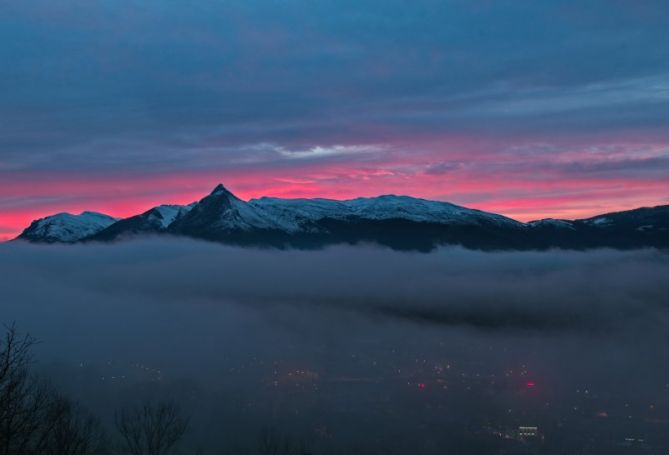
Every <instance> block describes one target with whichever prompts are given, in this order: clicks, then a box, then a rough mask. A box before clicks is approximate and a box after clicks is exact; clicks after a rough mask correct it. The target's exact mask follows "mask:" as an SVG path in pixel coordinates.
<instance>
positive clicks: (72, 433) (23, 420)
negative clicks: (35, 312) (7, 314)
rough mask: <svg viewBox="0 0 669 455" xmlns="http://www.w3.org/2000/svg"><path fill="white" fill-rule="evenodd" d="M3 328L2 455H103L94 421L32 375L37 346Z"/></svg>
mask: <svg viewBox="0 0 669 455" xmlns="http://www.w3.org/2000/svg"><path fill="white" fill-rule="evenodd" d="M5 328H6V330H5V334H4V337H3V338H1V339H0V455H97V454H100V453H102V452H101V450H102V444H101V442H100V441H98V440H97V435H98V434H99V433H98V429H99V428H98V427H97V424H96V423H94V419H93V418H92V417H88V416H84V415H83V414H82V413H81V412H80V411H78V410H77V409H75V407H74V405H72V403H71V402H70V401H69V400H67V399H65V398H63V397H60V396H59V395H58V394H57V393H56V392H55V391H54V390H53V388H51V387H50V386H49V385H48V384H47V383H45V382H44V381H42V380H40V379H39V378H37V377H36V376H35V375H34V374H32V373H31V371H30V367H31V364H32V357H31V352H30V351H31V349H32V347H33V346H34V345H35V340H34V339H33V338H32V337H31V336H30V335H27V334H26V335H19V333H18V332H17V330H16V327H15V326H14V325H11V326H6V327H5ZM98 442H100V443H99V444H98Z"/></svg>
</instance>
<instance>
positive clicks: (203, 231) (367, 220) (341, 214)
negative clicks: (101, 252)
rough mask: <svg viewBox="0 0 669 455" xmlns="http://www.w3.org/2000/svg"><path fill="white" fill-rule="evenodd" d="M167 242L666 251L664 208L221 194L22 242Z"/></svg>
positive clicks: (81, 220)
mask: <svg viewBox="0 0 669 455" xmlns="http://www.w3.org/2000/svg"><path fill="white" fill-rule="evenodd" d="M165 234H167V235H174V236H186V237H192V238H199V239H205V240H213V241H218V242H222V243H230V244H239V245H264V246H272V247H280V248H283V247H300V248H313V247H322V246H324V245H328V244H336V243H349V244H356V243H361V242H362V243H378V244H383V245H387V246H390V247H392V248H398V249H420V250H429V249H431V248H434V247H435V246H438V245H446V244H449V245H450V244H457V245H463V246H466V247H471V248H485V249H530V248H553V247H557V248H591V247H619V246H620V247H638V246H663V245H665V244H667V245H669V206H659V207H654V208H642V209H635V210H630V211H627V212H617V213H609V214H604V215H599V216H595V217H592V218H589V219H584V220H561V219H552V218H547V219H543V220H537V221H531V222H528V223H522V222H519V221H516V220H513V219H511V218H507V217H505V216H502V215H498V214H495V213H489V212H484V211H480V210H475V209H470V208H466V207H461V206H458V205H455V204H451V203H448V202H439V201H431V200H426V199H420V198H414V197H409V196H396V195H383V196H378V197H370V198H356V199H349V200H334V199H323V198H314V199H304V198H303V199H280V198H273V197H261V198H257V199H251V200H249V201H244V200H242V199H239V198H238V197H237V196H235V195H234V194H233V193H231V192H230V191H229V190H227V189H226V188H225V187H224V186H223V185H218V186H217V187H216V188H215V189H214V190H213V191H212V192H211V193H210V194H209V195H207V196H205V197H204V198H202V199H201V200H199V201H197V202H194V203H192V204H189V205H159V206H157V207H153V208H151V209H149V210H147V211H146V212H143V213H141V214H139V215H135V216H131V217H128V218H124V219H116V218H113V217H110V216H107V215H104V214H100V213H95V212H84V213H82V214H81V215H71V214H67V213H60V214H56V215H53V216H51V217H46V218H42V219H39V220H36V221H34V222H33V223H32V224H31V225H30V226H29V227H28V228H27V229H26V230H24V232H23V233H22V234H21V235H20V236H19V239H23V240H28V241H31V242H45V243H53V242H64V243H73V242H78V241H112V240H120V239H124V238H130V237H134V236H138V235H165Z"/></svg>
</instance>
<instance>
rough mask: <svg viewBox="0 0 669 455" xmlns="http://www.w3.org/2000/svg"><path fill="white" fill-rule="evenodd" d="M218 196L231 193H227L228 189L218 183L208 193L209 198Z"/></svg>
mask: <svg viewBox="0 0 669 455" xmlns="http://www.w3.org/2000/svg"><path fill="white" fill-rule="evenodd" d="M219 194H232V193H231V192H230V191H228V189H227V188H226V187H225V186H223V184H222V183H219V184H218V185H216V188H214V191H212V192H211V193H210V196H216V195H219Z"/></svg>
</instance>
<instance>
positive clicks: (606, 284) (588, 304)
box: [0, 240, 669, 445]
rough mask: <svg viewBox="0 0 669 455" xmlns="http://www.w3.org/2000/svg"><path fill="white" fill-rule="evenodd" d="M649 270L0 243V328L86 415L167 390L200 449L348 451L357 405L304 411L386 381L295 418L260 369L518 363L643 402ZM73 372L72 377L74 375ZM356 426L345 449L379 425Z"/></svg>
mask: <svg viewBox="0 0 669 455" xmlns="http://www.w3.org/2000/svg"><path fill="white" fill-rule="evenodd" d="M667 277H669V255H667V254H666V253H663V252H659V251H656V250H643V251H627V252H621V251H610V250H601V251H592V252H564V251H551V252H536V253H533V252H523V253H482V252H472V251H466V250H462V249H457V248H449V249H442V250H439V251H437V252H435V253H431V254H420V253H405V252H403V253H400V252H392V251H388V250H384V249H375V248H353V247H339V248H332V249H328V250H325V251H276V250H255V249H247V250H245V249H237V248H231V247H225V246H221V245H216V244H209V243H200V242H193V241H183V240H146V241H137V242H128V243H119V244H114V245H69V246H62V245H60V246H58V245H56V246H34V245H25V244H6V245H2V246H1V247H0V311H1V316H0V319H1V320H2V321H4V322H11V321H15V322H16V323H17V325H18V326H19V327H20V328H22V329H24V330H28V331H30V332H31V333H32V334H33V335H35V336H36V337H37V338H38V339H40V340H41V341H42V343H41V344H40V346H39V347H38V352H37V359H38V360H39V364H40V365H41V366H42V367H43V368H44V370H46V371H50V372H51V374H53V376H54V377H55V378H56V379H57V380H58V381H60V382H61V383H62V384H63V385H64V386H65V387H69V388H70V393H72V394H74V395H75V398H78V399H81V400H82V401H87V402H89V403H92V404H91V406H93V407H95V408H97V409H100V410H101V412H107V411H109V409H111V408H112V407H113V405H114V404H115V403H118V402H120V401H123V400H130V399H131V398H136V397H139V396H143V395H146V394H173V395H174V394H176V395H178V396H179V397H181V398H182V399H184V400H191V401H192V403H191V405H192V406H191V408H192V409H197V410H198V411H197V412H199V413H201V415H200V416H196V420H197V418H200V421H201V422H206V423H202V424H201V425H199V428H198V432H197V437H198V438H200V440H205V441H206V444H205V445H212V444H215V443H217V442H218V441H212V438H214V439H215V438H218V437H219V436H220V433H221V430H219V429H218V428H219V426H220V427H226V428H232V429H234V431H232V433H234V434H237V435H239V434H242V433H243V432H244V431H248V432H249V433H252V432H253V431H256V429H257V428H260V427H262V426H264V425H274V424H276V423H277V422H281V425H284V426H288V427H291V425H292V426H295V427H298V428H300V431H305V432H308V431H309V429H310V428H311V426H313V425H316V424H319V425H320V423H319V422H314V420H319V419H323V420H326V421H327V425H328V428H331V429H332V428H335V429H336V430H329V431H333V432H334V433H335V436H341V434H346V432H347V431H348V432H350V434H347V437H350V439H351V441H353V440H355V434H354V433H355V431H356V430H355V428H358V430H357V431H362V430H360V428H362V427H364V425H363V426H361V422H365V421H366V420H365V417H366V416H364V412H365V411H363V410H358V411H357V414H359V415H357V414H356V412H353V411H351V412H353V415H348V414H347V416H346V418H345V419H339V420H338V417H337V416H336V415H335V416H327V415H326V413H327V412H326V411H324V410H323V409H322V407H323V406H324V407H325V408H326V409H329V408H328V406H330V407H331V406H332V405H333V403H335V405H337V406H338V405H339V404H340V401H341V400H344V401H345V400H350V401H352V402H353V401H355V400H358V399H363V397H364V399H371V398H373V396H374V395H375V394H378V396H384V397H385V396H387V395H388V394H389V393H390V391H389V389H388V388H387V386H384V385H379V386H378V389H377V390H376V391H374V392H372V393H370V392H369V391H368V390H366V391H365V392H364V393H362V392H361V395H360V396H357V395H356V394H357V393H358V392H355V391H353V392H351V393H350V395H347V397H346V398H342V397H338V398H337V399H336V400H334V398H327V397H323V398H322V400H323V403H320V402H316V403H312V404H310V407H309V409H304V408H301V407H300V405H298V404H294V405H290V404H286V403H290V402H291V401H290V400H291V399H290V398H286V397H284V398H285V400H283V399H282V398H281V397H279V398H276V400H277V401H276V402H274V403H273V404H272V405H271V406H270V405H268V404H267V403H266V402H263V403H262V404H259V403H257V402H255V401H254V397H263V400H264V399H265V398H266V397H267V396H271V395H267V394H268V393H269V392H267V391H266V390H265V389H266V385H267V383H271V379H272V378H271V377H270V376H271V374H272V372H274V374H277V373H276V371H279V374H283V373H284V372H286V371H290V370H291V369H303V370H306V369H309V370H310V371H312V370H313V371H316V372H318V373H319V374H320V377H321V378H324V377H325V378H327V377H329V378H335V377H337V378H338V377H344V376H346V377H349V376H350V377H369V376H374V375H377V376H378V377H384V375H388V376H389V375H390V374H391V366H392V365H395V366H397V368H398V369H402V368H405V367H406V365H407V364H410V363H412V362H414V361H416V362H418V361H422V362H433V363H435V364H437V363H443V364H447V363H448V364H449V365H450V364H453V365H461V366H462V368H463V371H469V372H473V371H474V370H476V371H477V372H478V371H480V372H481V373H483V372H497V373H498V372H500V371H504V370H505V369H507V368H509V369H510V368H519V367H521V366H522V367H523V368H525V367H527V368H528V369H529V370H531V372H532V375H533V379H537V380H538V381H540V382H541V384H542V385H543V384H545V386H544V387H543V390H542V393H545V394H546V401H548V400H560V399H564V398H565V397H566V396H567V395H566V394H567V393H568V392H567V391H568V390H572V389H575V388H579V387H590V388H593V389H599V390H606V392H607V393H609V394H615V393H622V394H626V395H625V396H629V397H633V398H634V399H638V400H641V401H643V402H644V403H645V402H649V401H651V400H654V401H657V399H656V397H654V396H653V394H655V392H656V390H657V388H658V387H659V385H660V384H665V383H667V382H669V366H667V363H666V360H667V359H666V357H667V356H666V355H665V354H664V353H663V352H662V351H663V350H662V349H661V348H660V349H658V346H662V345H663V344H664V343H666V340H667V331H666V327H667V323H668V322H669V308H668V306H669V298H668V297H667V296H668V295H669V292H668V291H669V280H668V279H667ZM114 365H117V366H118V371H121V373H119V374H124V375H125V373H124V372H125V370H124V368H126V367H124V365H126V366H127V365H133V366H135V365H141V368H143V369H146V370H147V371H156V372H157V371H160V373H159V376H156V375H154V376H150V375H149V376H147V377H138V378H136V379H133V380H131V379H127V381H126V382H125V383H124V384H123V385H122V386H118V385H114V386H113V387H112V386H110V385H109V382H110V378H108V377H106V378H105V381H106V382H105V383H104V384H103V381H101V380H100V377H102V376H105V375H109V374H113V373H109V372H108V370H110V369H111V370H113V368H112V367H113V366H114ZM88 366H90V368H91V369H90V370H86V371H87V374H80V373H77V371H76V369H77V368H84V367H88ZM127 368H130V367H127ZM384 368H386V369H387V371H386V370H384ZM91 371H92V372H95V373H91ZM113 371H116V370H113ZM156 374H158V373H156ZM476 374H478V373H476ZM98 376H100V377H98ZM91 378H93V379H91ZM116 379H117V378H114V380H116ZM110 387H111V388H110ZM370 395H371V396H372V397H370ZM333 400H334V401H333ZM298 401H299V400H296V399H295V400H294V401H293V403H297V402H298ZM494 401H495V400H491V402H490V403H486V404H482V403H478V402H477V403H476V404H473V403H472V402H471V401H466V400H465V401H463V402H458V403H455V402H451V406H452V412H456V411H457V413H458V414H459V415H461V416H462V415H469V413H471V415H472V418H475V417H474V416H475V414H476V412H478V411H481V410H485V412H486V413H487V415H489V414H490V412H489V409H488V407H494V408H495V409H497V408H499V409H502V408H503V409H505V410H506V408H508V407H509V406H512V404H510V403H508V402H507V401H508V397H506V398H503V399H502V398H500V402H499V403H496V402H494ZM249 403H251V404H249ZM277 403H279V404H277ZM321 405H322V406H321ZM349 405H350V406H349V407H347V408H346V409H349V408H351V407H353V408H354V406H353V404H349ZM513 405H515V404H513ZM249 406H250V407H251V408H253V407H255V408H254V409H255V411H249V410H248V408H249ZM291 406H294V407H295V409H294V408H293V407H291ZM389 406H397V407H398V409H397V411H400V412H406V413H407V415H409V414H411V412H415V413H416V414H415V415H418V416H420V415H421V411H420V410H419V409H413V407H414V406H418V404H415V403H414V404H411V403H408V402H406V401H402V400H399V398H398V401H397V402H396V403H395V402H394V401H393V400H390V405H389ZM410 410H411V412H409V411H410ZM270 411H271V412H270ZM300 412H301V413H302V414H300ZM307 414H308V415H309V416H310V417H309V418H307V417H306V415H307ZM411 415H413V414H411ZM213 416H216V417H213ZM358 418H359V421H358V420H356V419H358ZM426 418H427V417H426ZM291 419H292V420H294V421H295V422H294V425H293V423H291ZM207 425H209V427H207ZM323 425H324V424H323ZM370 425H371V427H370V428H367V429H366V430H365V431H366V435H365V437H364V438H363V439H368V438H369V437H370V436H369V435H370V434H373V432H374V431H376V430H378V431H381V432H382V431H387V427H388V426H389V425H390V424H389V423H388V422H385V423H384V425H385V427H386V429H385V430H384V429H380V428H376V429H374V428H373V425H372V424H370ZM349 426H350V427H349ZM214 427H215V428H216V429H215V430H214V429H213V428H214ZM405 430H406V431H407V432H410V431H411V429H410V428H405ZM416 431H417V432H418V430H416ZM240 432H241V433H240ZM358 442H359V441H358ZM234 443H237V442H234ZM344 445H345V444H344Z"/></svg>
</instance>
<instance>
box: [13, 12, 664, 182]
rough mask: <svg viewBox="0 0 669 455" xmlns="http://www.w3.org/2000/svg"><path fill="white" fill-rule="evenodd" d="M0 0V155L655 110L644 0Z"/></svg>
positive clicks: (360, 133) (570, 123)
mask: <svg viewBox="0 0 669 455" xmlns="http://www.w3.org/2000/svg"><path fill="white" fill-rule="evenodd" d="M2 11H3V12H2V18H1V19H0V37H1V38H2V40H3V43H5V44H4V45H3V46H2V49H0V58H2V60H3V61H4V62H6V63H7V64H6V65H4V66H3V70H2V72H0V88H1V89H2V90H1V91H2V93H3V95H2V96H3V99H2V103H1V106H0V115H2V117H3V122H2V125H1V126H0V137H1V138H2V139H1V140H0V141H1V142H0V163H4V164H5V165H7V166H9V168H10V169H12V168H25V169H58V168H61V167H69V168H70V169H79V168H84V169H85V168H99V169H107V168H108V167H109V166H111V167H114V166H120V167H123V166H125V167H126V168H140V169H142V170H145V171H146V170H149V169H151V168H152V162H153V161H157V160H158V158H159V159H160V161H161V163H162V166H163V167H166V168H170V169H181V168H183V166H184V165H186V166H190V165H194V166H197V165H198V163H199V160H197V159H195V160H193V159H192V154H190V153H187V152H184V147H183V146H181V145H179V146H175V144H183V143H184V142H187V143H190V144H192V146H193V148H196V149H200V148H204V149H206V148H207V147H208V146H211V144H212V143H213V144H215V146H217V147H220V146H222V145H223V146H224V145H227V146H232V147H230V148H226V147H222V148H219V149H218V152H217V156H218V161H217V162H218V163H220V164H221V165H227V164H230V162H234V152H232V151H230V150H231V148H234V146H241V145H244V144H257V143H263V142H271V143H275V144H278V145H281V146H286V147H290V148H295V149H300V148H308V147H311V146H314V145H324V144H325V145H327V144H342V143H344V144H346V143H378V142H380V141H381V142H382V141H388V142H392V139H393V138H394V137H403V136H407V135H413V134H416V133H421V134H437V133H444V132H448V131H477V132H479V133H486V134H487V133H490V134H509V133H513V134H521V135H522V134H536V133H540V132H541V131H546V130H548V129H550V130H551V131H554V130H561V131H566V132H570V131H571V132H573V131H581V132H582V131H586V132H591V131H601V130H603V131H609V130H611V129H619V128H638V127H640V128H661V127H663V126H664V125H665V121H666V118H667V115H668V113H669V110H668V109H669V99H668V95H667V93H668V92H667V90H668V89H667V84H666V78H667V74H669V63H668V62H669V58H668V57H669V44H668V43H669V40H667V32H666V23H665V21H664V20H663V18H664V17H666V14H667V13H668V12H669V10H668V7H667V4H666V2H661V1H644V2H627V1H615V2H607V3H606V6H605V7H603V6H602V2H599V1H594V0H590V1H581V2H561V1H549V0H543V1H520V2H519V1H500V2H491V1H483V0H480V1H479V0H477V1H460V0H451V1H432V0H424V1H418V2H415V1H414V2H407V1H404V0H391V1H387V0H386V1H377V0H364V1H355V2H354V1H343V2H342V1H337V2H334V1H317V2H313V1H308V2H307V1H300V0H291V1H286V2H276V1H271V0H253V1H246V2H238V1H224V2H219V1H208V0H207V1H202V2H197V4H196V5H193V4H190V3H188V4H187V3H184V2H162V1H157V0H154V1H148V2H139V1H134V0H124V1H118V2H87V1H81V0H70V1H65V2H51V1H46V0H26V1H22V2H2ZM370 135H371V136H373V137H370ZM110 138H113V141H111V140H110ZM130 149H132V150H135V153H136V154H137V156H138V157H139V159H138V160H128V159H126V158H127V154H128V153H129V152H128V150H130ZM245 153H246V154H247V155H253V153H254V152H253V151H252V150H248V149H247V150H246V151H245ZM258 158H259V159H262V158H263V155H262V154H260V155H258ZM271 158H276V157H274V156H272V157H271ZM270 161H271V160H270ZM277 161H278V160H277ZM3 167H4V166H3ZM3 167H0V169H2V168H3Z"/></svg>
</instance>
